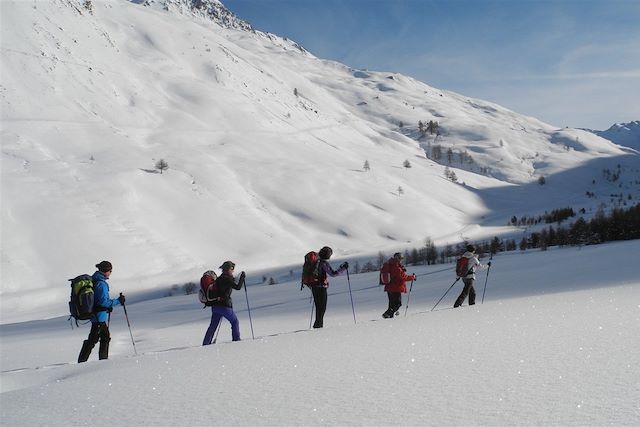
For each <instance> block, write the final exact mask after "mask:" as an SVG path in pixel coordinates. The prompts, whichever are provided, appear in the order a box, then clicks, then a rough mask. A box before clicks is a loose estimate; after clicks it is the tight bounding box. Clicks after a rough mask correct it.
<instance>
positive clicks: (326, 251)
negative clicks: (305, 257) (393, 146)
mask: <svg viewBox="0 0 640 427" xmlns="http://www.w3.org/2000/svg"><path fill="white" fill-rule="evenodd" d="M318 255H319V256H320V259H329V258H331V255H333V249H331V248H330V247H329V246H324V247H323V248H322V249H320V251H319V252H318Z"/></svg>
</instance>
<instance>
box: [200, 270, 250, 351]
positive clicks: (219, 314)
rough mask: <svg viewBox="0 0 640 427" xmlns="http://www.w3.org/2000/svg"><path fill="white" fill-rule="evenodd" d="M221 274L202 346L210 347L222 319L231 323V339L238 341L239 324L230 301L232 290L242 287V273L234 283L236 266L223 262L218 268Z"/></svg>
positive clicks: (217, 281) (217, 280)
mask: <svg viewBox="0 0 640 427" xmlns="http://www.w3.org/2000/svg"><path fill="white" fill-rule="evenodd" d="M219 268H220V269H222V274H221V275H220V276H218V278H217V279H216V294H217V296H218V298H217V299H216V300H215V301H213V302H212V305H211V323H209V328H208V329H207V332H206V333H205V334H204V339H203V340H202V345H210V344H211V342H212V341H213V335H214V334H215V332H216V329H218V324H219V323H220V320H221V319H222V318H223V317H224V318H225V319H227V320H228V321H229V323H231V339H232V340H233V341H240V322H239V321H238V317H237V316H236V314H235V313H234V311H233V303H232V301H231V292H232V291H233V289H236V290H240V289H242V286H243V285H244V271H243V272H242V273H240V279H239V280H238V282H237V283H236V279H235V278H234V277H233V272H234V271H235V268H236V265H235V263H233V262H231V261H225V262H223V263H222V265H221V266H220V267H219Z"/></svg>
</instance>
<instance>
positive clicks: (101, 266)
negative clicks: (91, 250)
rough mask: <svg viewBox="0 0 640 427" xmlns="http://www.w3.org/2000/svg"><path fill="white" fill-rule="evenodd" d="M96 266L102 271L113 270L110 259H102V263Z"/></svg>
mask: <svg viewBox="0 0 640 427" xmlns="http://www.w3.org/2000/svg"><path fill="white" fill-rule="evenodd" d="M96 268H97V269H98V271H100V272H102V273H106V272H107V271H111V270H113V266H112V265H111V263H110V262H109V261H100V264H96Z"/></svg>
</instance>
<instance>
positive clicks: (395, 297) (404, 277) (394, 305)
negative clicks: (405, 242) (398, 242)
mask: <svg viewBox="0 0 640 427" xmlns="http://www.w3.org/2000/svg"><path fill="white" fill-rule="evenodd" d="M383 269H384V270H385V272H388V273H389V275H390V279H389V283H387V284H385V285H384V291H385V292H386V293H387V297H388V298H389V308H387V311H385V312H384V313H382V317H384V318H385V319H390V318H392V317H394V316H395V314H396V312H397V311H398V310H399V309H400V307H401V306H402V294H406V293H407V285H406V284H405V283H406V282H411V281H413V280H416V275H415V274H411V275H408V274H407V273H406V269H405V268H404V265H402V254H401V253H400V252H396V253H395V254H393V256H392V257H391V258H389V260H388V261H387V262H386V263H385V266H384V267H383Z"/></svg>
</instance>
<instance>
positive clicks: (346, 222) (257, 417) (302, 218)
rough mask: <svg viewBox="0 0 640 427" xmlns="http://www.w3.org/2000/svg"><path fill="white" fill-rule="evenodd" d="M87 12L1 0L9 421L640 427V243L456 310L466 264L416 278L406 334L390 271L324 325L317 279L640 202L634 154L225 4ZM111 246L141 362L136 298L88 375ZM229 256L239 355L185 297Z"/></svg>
mask: <svg viewBox="0 0 640 427" xmlns="http://www.w3.org/2000/svg"><path fill="white" fill-rule="evenodd" d="M83 3H84V2H82V1H79V0H64V1H63V0H52V1H38V2H25V1H21V0H15V1H14V0H4V1H2V2H1V3H0V6H1V7H2V13H0V19H1V25H0V32H1V33H0V45H1V50H0V54H1V61H0V71H1V72H0V104H1V105H2V112H1V128H0V137H1V140H2V153H1V161H2V163H1V166H2V167H1V169H0V174H1V176H0V177H1V180H0V186H1V195H2V198H1V212H2V217H1V226H2V229H1V233H2V235H1V237H2V239H1V248H0V249H1V250H0V257H1V265H0V273H1V275H0V296H1V298H0V345H1V370H2V373H1V374H0V411H1V420H2V425H7V426H9V425H11V426H13V425H65V426H66V425H89V424H90V425H113V424H118V425H176V424H180V425H321V424H331V425H514V424H517V425H541V424H544V425H549V424H552V425H581V426H582V425H604V424H609V425H639V424H640V405H639V402H640V399H639V398H638V397H639V396H640V383H639V382H638V378H640V375H639V372H638V369H639V368H638V366H640V363H638V362H640V360H638V358H639V357H638V354H640V349H639V348H638V346H639V342H638V339H637V337H638V336H639V332H640V330H639V329H640V305H639V303H638V302H639V301H640V298H639V297H640V295H639V293H640V291H639V289H640V287H639V283H638V282H639V275H638V272H637V260H636V258H637V253H639V250H640V247H639V245H640V244H639V243H638V242H637V241H631V242H619V243H615V244H614V243H612V244H604V245H599V246H589V247H583V248H565V249H558V248H552V249H550V250H548V251H544V252H541V251H529V252H526V253H520V252H513V253H508V254H500V255H499V256H497V257H496V258H494V260H493V263H494V264H493V267H492V268H491V270H489V272H490V275H489V276H485V275H484V273H481V274H480V275H479V279H478V283H477V289H478V291H479V296H478V301H480V299H481V288H483V285H484V283H483V280H486V279H488V280H487V282H488V286H487V294H486V300H485V302H484V304H476V305H475V306H473V307H468V306H464V307H462V308H459V309H456V310H453V309H451V306H452V305H453V300H454V299H455V297H456V296H457V293H459V291H460V283H457V284H456V285H455V286H454V288H453V289H452V290H451V292H449V293H448V294H447V296H446V297H445V298H444V299H443V301H442V302H441V303H440V305H439V306H438V308H437V309H436V310H434V311H431V308H432V307H433V305H434V304H435V302H436V301H437V300H438V299H439V298H440V297H442V295H443V293H444V292H445V291H446V290H447V289H448V288H449V286H451V283H452V282H453V277H452V276H453V273H452V271H453V265H452V264H449V265H436V266H429V267H426V266H420V267H409V271H410V272H416V273H417V274H418V275H419V278H418V281H416V282H415V283H414V285H413V290H412V292H411V294H410V295H411V300H410V304H409V308H408V311H407V316H406V317H405V316H404V313H405V312H404V307H403V308H402V309H401V310H400V316H399V317H398V318H395V319H392V320H384V319H382V318H381V316H380V315H381V313H382V312H383V311H384V310H385V309H386V303H387V299H386V295H385V294H384V293H383V292H382V291H381V289H380V288H379V287H378V286H377V281H378V278H377V275H376V273H366V274H352V275H351V276H350V277H349V280H347V278H346V277H344V276H341V277H338V278H334V279H333V280H332V282H331V283H332V285H331V288H330V296H329V307H328V311H327V315H326V317H325V328H324V329H322V330H308V328H309V319H310V318H309V315H310V309H311V305H310V299H309V291H308V290H306V289H305V290H304V291H302V292H301V291H300V290H299V283H298V280H299V279H298V278H299V274H300V268H301V263H302V259H303V255H304V253H306V252H307V251H309V250H314V249H315V250H318V249H319V248H320V247H322V246H324V245H329V246H331V247H332V248H333V249H334V259H332V263H334V264H335V265H337V264H338V263H339V262H342V261H343V260H349V261H350V262H351V263H352V266H353V265H354V264H355V262H356V261H358V262H360V263H361V264H364V263H365V262H367V261H370V260H373V259H375V258H377V255H378V252H379V251H382V252H385V253H386V254H387V255H389V254H391V253H393V252H395V251H403V250H405V249H409V248H413V247H420V246H422V245H423V244H424V241H425V238H430V239H432V240H433V241H434V242H435V243H436V245H438V247H439V248H440V249H442V248H443V247H444V246H445V245H448V244H451V245H456V244H457V243H459V242H461V241H463V240H471V241H474V240H481V239H487V240H488V239H491V238H492V237H493V236H501V237H502V238H507V237H508V238H516V239H518V240H519V239H520V238H521V237H522V235H523V234H524V233H527V232H530V231H531V229H527V228H524V227H512V226H510V225H508V224H509V222H510V219H511V217H512V216H514V215H515V216H518V217H521V216H524V215H527V216H531V217H534V216H537V215H540V214H543V213H544V211H550V210H553V209H558V208H564V207H572V208H573V209H574V210H576V211H577V210H578V209H581V208H582V209H584V210H585V212H586V216H587V217H588V216H589V215H593V213H594V212H595V211H596V210H597V209H598V208H606V209H609V208H611V207H612V206H622V207H624V206H625V204H627V203H629V204H635V203H637V201H638V200H639V199H640V185H639V182H640V181H639V180H638V176H640V155H638V152H637V151H634V150H633V149H630V148H627V147H623V146H621V145H616V144H614V143H612V142H610V141H608V140H606V139H603V138H601V137H599V136H597V135H594V134H593V133H590V132H587V131H584V130H580V129H558V128H556V127H554V126H552V125H549V124H546V123H543V122H541V121H539V120H537V119H535V118H532V117H526V116H523V115H520V114H518V113H516V112H513V111H509V110H507V109H505V108H503V107H501V106H499V105H495V104H492V103H489V102H486V101H483V100H477V99H471V98H469V97H466V96H463V95H460V94H456V93H452V92H447V91H442V90H439V89H437V88H433V87H430V86H428V85H427V84H425V83H422V82H418V81H416V80H415V79H412V78H410V77H407V76H402V75H399V74H394V73H388V72H380V71H371V70H354V69H352V68H350V67H348V66H347V65H344V64H339V63H336V62H332V61H325V60H322V59H320V58H316V57H314V56H313V55H311V54H309V53H308V52H307V51H305V50H304V48H303V47H301V46H298V45H297V44H296V43H295V42H293V41H290V40H286V39H283V38H280V37H278V36H276V35H273V34H265V33H261V32H257V31H253V30H252V29H251V27H250V26H249V24H247V23H244V22H243V21H241V20H239V19H237V18H233V17H229V16H228V15H225V11H224V9H223V7H222V5H221V4H220V2H218V1H217V0H213V1H205V0H203V2H202V4H203V5H206V7H203V8H202V9H199V10H197V11H195V12H194V11H192V10H191V9H190V8H189V7H188V4H190V2H189V1H187V0H166V1H164V0H162V1H150V2H141V1H138V0H136V1H132V2H127V1H118V2H115V1H105V2H100V1H92V2H91V4H92V11H91V12H89V11H88V10H87V9H86V8H85V7H84V6H83ZM146 3H149V6H145V4H146ZM165 6H166V8H165ZM211 17H213V20H212V19H211ZM419 120H420V121H422V122H424V123H426V122H428V121H429V120H434V121H437V122H438V123H439V126H440V130H441V135H439V136H437V137H436V136H435V135H420V132H419V130H418V125H417V123H418V121H419ZM400 122H402V123H403V126H400ZM436 144H442V146H443V152H446V150H447V149H448V148H452V149H453V150H454V151H455V152H456V153H459V152H464V151H467V152H468V153H469V154H470V155H471V156H472V157H473V159H474V162H473V163H472V164H460V163H459V162H458V163H456V162H453V163H452V164H448V162H447V160H446V157H445V159H441V160H440V161H439V163H438V162H436V161H434V160H432V159H430V158H429V156H428V154H429V153H430V150H431V149H432V147H433V146H434V145H436ZM160 159H164V160H165V161H167V162H168V164H169V169H168V170H167V171H164V173H162V174H160V173H157V171H156V170H154V165H155V163H156V162H157V161H158V160H160ZM407 160H408V161H409V162H410V164H411V168H405V167H403V164H404V162H405V161H407ZM365 161H368V162H369V164H370V168H371V170H370V171H365V170H364V167H363V165H364V163H365ZM445 167H449V168H450V169H451V170H452V171H455V173H456V175H457V177H458V181H459V182H458V183H453V182H450V181H449V180H447V179H446V178H445V177H444V171H445ZM604 170H609V171H611V172H615V175H616V176H618V175H619V178H617V180H616V181H612V180H611V179H609V180H608V179H607V177H606V176H605V175H603V171H604ZM540 176H544V177H545V179H546V182H547V184H545V185H544V186H541V185H538V184H537V180H538V178H539V177H540ZM609 176H610V175H609ZM400 188H402V194H400V191H399V189H400ZM587 191H588V192H589V193H590V194H593V196H588V195H586V194H585V193H586V192H587ZM103 259H107V260H110V261H111V262H112V263H113V264H114V270H113V276H112V279H111V293H112V296H115V295H117V294H118V292H123V293H125V294H126V295H127V301H128V303H127V310H128V314H129V318H130V321H131V326H132V329H131V332H132V334H133V337H134V340H135V343H136V349H137V352H138V355H135V354H133V346H132V342H131V336H130V335H129V330H128V328H127V323H126V321H125V318H124V316H123V311H122V310H121V308H117V309H116V310H115V311H114V313H113V315H112V319H111V331H112V338H113V339H112V342H111V352H110V360H108V361H96V360H95V358H96V354H95V351H94V354H93V355H92V358H91V359H90V362H88V363H86V364H82V365H78V364H76V363H75V360H76V358H77V353H78V351H79V349H80V345H81V343H82V340H83V339H85V338H86V335H87V333H88V327H87V326H83V327H81V328H79V329H71V328H69V324H68V323H67V322H66V313H67V301H68V298H69V287H68V282H67V279H68V278H70V277H75V276H77V275H78V274H81V273H91V272H92V271H93V268H92V266H93V265H95V264H96V263H97V262H99V261H100V260H103ZM227 259H231V260H233V261H235V262H236V264H237V266H238V269H239V270H245V271H246V272H247V277H248V284H249V286H248V289H247V293H246V294H245V295H243V291H240V292H236V293H235V294H234V302H235V308H236V311H237V313H238V315H239V317H240V321H241V333H242V337H243V341H241V342H238V343H232V342H230V330H229V327H228V324H227V323H226V322H224V321H223V328H222V331H221V333H220V336H219V339H218V344H216V345H213V346H210V347H206V348H203V347H201V346H200V344H201V342H202V337H203V335H204V332H205V330H206V328H207V326H208V322H209V312H208V310H202V309H201V306H200V304H199V303H198V302H197V299H196V297H195V296H194V295H177V294H179V293H180V289H181V286H182V285H183V284H185V283H187V282H195V281H197V280H198V279H199V277H200V275H201V274H202V272H204V271H205V270H209V269H215V267H217V266H218V265H220V263H221V262H222V261H224V260H227ZM484 261H486V259H485V260H484ZM263 276H264V277H268V278H271V277H273V278H275V279H276V280H277V282H278V284H277V285H274V286H268V285H266V284H265V283H263V280H262V277H263ZM175 289H177V291H176V290H175ZM349 289H351V291H352V293H351V294H350V293H349ZM170 293H171V294H173V296H171V297H169V296H167V295H168V294H170ZM351 295H352V296H353V301H354V306H355V316H356V320H357V323H355V324H354V319H353V316H354V314H353V311H352V306H351V298H350V297H351ZM247 299H248V300H249V302H250V303H251V305H250V307H251V319H252V323H250V322H249V316H248V315H249V311H248V307H247ZM404 300H405V303H406V300H407V296H405V298H404ZM251 324H253V332H254V335H255V339H254V338H253V337H252V330H251Z"/></svg>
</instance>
